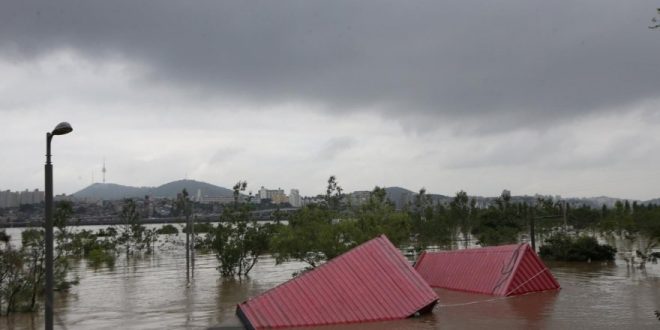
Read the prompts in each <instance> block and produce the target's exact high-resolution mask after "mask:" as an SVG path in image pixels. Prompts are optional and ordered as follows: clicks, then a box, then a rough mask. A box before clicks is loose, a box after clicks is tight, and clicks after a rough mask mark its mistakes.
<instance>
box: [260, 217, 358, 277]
mask: <svg viewBox="0 0 660 330" xmlns="http://www.w3.org/2000/svg"><path fill="white" fill-rule="evenodd" d="M336 215H337V213H336V212H334V211H332V210H330V209H329V208H328V207H324V206H318V205H309V206H305V207H303V208H302V209H301V210H299V211H298V212H296V213H294V214H293V215H292V216H291V218H290V219H289V225H288V226H284V227H282V228H280V230H279V231H278V232H277V234H276V235H274V237H273V238H272V242H271V246H272V248H273V251H274V252H275V256H276V261H277V263H282V262H284V261H289V260H292V259H293V260H299V261H303V262H306V263H307V264H308V265H309V266H310V267H311V268H314V267H317V266H319V265H320V264H321V263H323V262H324V261H325V260H328V259H332V258H334V257H336V256H338V255H340V254H342V253H344V252H346V251H347V250H349V249H350V248H351V247H353V246H355V244H356V242H355V241H354V240H353V238H352V237H353V236H354V235H355V230H356V229H355V225H354V222H353V221H345V220H339V219H337V218H335V216H336Z"/></svg>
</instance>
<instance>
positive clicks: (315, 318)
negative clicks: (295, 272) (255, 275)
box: [236, 235, 438, 329]
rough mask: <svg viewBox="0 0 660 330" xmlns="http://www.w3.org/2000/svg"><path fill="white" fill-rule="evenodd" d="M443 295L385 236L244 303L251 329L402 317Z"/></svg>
mask: <svg viewBox="0 0 660 330" xmlns="http://www.w3.org/2000/svg"><path fill="white" fill-rule="evenodd" d="M437 300H438V296H437V295H436V293H435V292H434V291H433V289H431V287H430V286H429V285H428V284H427V283H426V281H424V279H422V277H421V276H419V274H418V273H417V272H416V271H415V270H414V269H413V268H412V267H411V266H410V264H409V263H408V261H407V260H406V259H405V258H404V256H403V255H402V254H401V252H400V251H399V250H398V249H397V248H396V247H395V246H394V245H392V243H391V242H390V241H389V240H388V239H387V237H385V235H382V236H379V237H377V238H374V239H372V240H371V241H368V242H366V243H364V244H362V245H360V246H358V247H356V248H354V249H352V250H350V251H348V252H346V253H344V254H342V255H341V256H338V257H336V258H334V259H332V260H330V261H328V262H327V263H325V264H324V265H322V266H320V267H317V268H316V269H314V270H311V271H309V272H306V273H304V274H302V275H300V276H298V277H296V278H293V279H291V280H289V281H287V282H285V283H283V284H281V285H279V286H277V287H275V288H273V289H271V290H268V291H266V292H264V293H263V294H261V295H259V296H257V297H254V298H252V299H249V300H247V301H245V302H243V303H240V304H239V305H238V306H237V308H236V314H237V315H238V316H239V318H240V319H241V321H243V323H244V324H245V326H246V327H247V328H249V329H264V328H281V327H296V326H314V325H324V324H338V323H356V322H368V321H382V320H394V319H403V318H406V317H409V316H412V315H414V314H415V313H417V312H419V311H421V310H430V307H432V306H433V305H435V303H436V302H437Z"/></svg>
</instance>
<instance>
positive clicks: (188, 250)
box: [183, 194, 190, 285]
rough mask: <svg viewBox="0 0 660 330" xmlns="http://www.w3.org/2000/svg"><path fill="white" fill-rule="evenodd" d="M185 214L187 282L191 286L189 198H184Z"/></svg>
mask: <svg viewBox="0 0 660 330" xmlns="http://www.w3.org/2000/svg"><path fill="white" fill-rule="evenodd" d="M183 198H184V202H183V203H184V204H183V205H184V207H183V212H185V213H186V281H187V283H188V285H190V214H189V212H188V196H187V194H186V195H185V196H183Z"/></svg>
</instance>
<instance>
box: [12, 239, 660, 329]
mask: <svg viewBox="0 0 660 330" xmlns="http://www.w3.org/2000/svg"><path fill="white" fill-rule="evenodd" d="M10 234H13V233H10ZM181 250H182V249H181V248H180V247H179V248H176V249H165V250H160V251H159V252H157V253H156V254H154V255H149V256H146V257H144V258H140V259H131V260H128V261H127V260H126V259H124V258H118V259H117V262H116V264H115V266H114V267H113V268H108V267H100V268H96V269H95V268H92V267H91V266H89V265H87V263H86V262H85V261H84V260H81V261H79V262H76V263H75V265H74V267H73V269H74V274H75V275H77V276H79V277H80V283H79V285H77V286H74V287H73V288H72V289H71V290H70V291H69V292H68V293H66V294H56V305H55V315H56V318H55V326H56V328H60V329H179V328H190V329H206V328H209V327H240V322H239V321H238V319H237V318H236V317H235V316H234V312H235V306H236V304H237V303H238V302H241V301H243V300H245V299H247V298H248V297H251V296H254V295H257V294H259V293H261V292H263V291H265V290H267V289H269V288H272V287H274V286H276V285H278V284H280V283H282V282H284V281H286V280H288V279H289V278H291V274H292V273H293V272H294V271H297V270H300V269H301V268H303V267H304V264H302V263H297V262H291V263H286V264H282V265H275V260H274V259H273V258H270V257H265V258H263V259H261V260H260V261H259V263H258V264H257V265H256V266H255V268H254V269H253V270H252V273H251V276H250V277H249V278H246V279H242V280H239V279H233V280H222V279H221V278H220V277H219V275H218V274H219V273H218V271H217V270H216V266H217V261H216V259H215V256H214V255H212V254H206V255H198V256H197V263H196V269H195V273H194V275H195V276H194V280H193V281H192V284H191V286H190V287H187V285H186V274H185V265H186V260H185V254H184V253H183V251H181ZM549 267H550V268H551V270H552V272H553V273H554V275H555V276H556V277H557V279H558V281H559V283H560V284H561V286H562V289H561V290H559V291H554V292H543V293H535V294H528V295H524V296H517V297H510V298H498V297H491V296H486V295H479V294H470V293H464V292H455V291H449V290H442V289H437V290H436V291H437V293H438V295H439V297H440V302H439V304H438V306H436V307H435V309H434V310H433V312H432V313H430V314H427V315H423V316H422V317H419V318H413V319H407V320H402V321H395V322H387V323H369V324H359V325H351V326H346V325H343V326H341V327H335V326H332V327H324V329H384V328H386V329H468V328H469V329H660V321H659V320H658V319H656V318H655V316H654V311H655V310H660V265H658V264H649V265H647V267H646V270H639V269H634V268H630V267H627V266H626V264H625V262H623V261H617V262H616V264H614V265H601V264H598V263H590V264H586V263H584V264H575V263H552V264H549ZM3 328H4V329H42V328H43V318H42V313H38V314H17V315H14V316H11V317H5V316H3V317H0V329H3Z"/></svg>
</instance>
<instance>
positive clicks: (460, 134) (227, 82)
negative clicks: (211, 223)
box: [0, 0, 660, 199]
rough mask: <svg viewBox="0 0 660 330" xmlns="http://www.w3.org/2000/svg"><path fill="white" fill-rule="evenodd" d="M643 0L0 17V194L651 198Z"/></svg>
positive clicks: (148, 6)
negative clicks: (277, 192) (48, 164)
mask: <svg viewBox="0 0 660 330" xmlns="http://www.w3.org/2000/svg"><path fill="white" fill-rule="evenodd" d="M658 6H660V3H659V2H658V1H657V0H656V1H633V2H629V1H604V0H594V1H533V0H531V1H530V0H520V1H512V0H506V1H497V2H494V1H366V0H361V1H233V2H229V1H211V0H209V1H164V0H160V1H134V0H131V1H57V2H53V1H3V2H0V73H1V74H0V116H1V117H0V118H1V120H2V124H3V128H2V130H1V131H0V150H2V157H0V169H1V173H2V174H1V175H0V189H2V190H4V189H11V190H19V189H20V190H22V189H25V188H29V189H34V188H40V189H43V187H42V186H43V161H44V159H43V158H44V157H43V154H44V150H43V149H44V135H45V134H44V133H45V132H46V131H48V130H50V129H52V127H53V126H54V125H55V124H57V123H58V122H59V121H62V120H67V121H70V122H71V123H72V125H73V126H74V133H73V134H71V135H68V136H64V137H57V138H56V140H55V142H54V155H55V156H54V162H55V164H56V167H55V169H56V176H55V182H56V189H55V191H56V193H62V192H64V193H73V192H75V191H77V190H79V189H82V188H84V187H85V186H87V185H89V184H90V183H91V182H92V176H94V179H95V181H100V177H101V171H100V170H101V163H102V161H103V158H104V157H105V158H106V162H107V168H108V173H107V177H108V181H109V182H113V183H119V184H126V185H146V186H154V185H159V184H162V183H165V182H168V181H172V180H176V179H181V178H183V177H186V176H187V177H188V178H191V179H197V180H203V181H207V182H210V183H214V184H217V185H221V186H225V187H230V186H231V185H232V184H233V183H234V182H236V181H238V180H247V181H248V183H249V188H251V189H252V190H257V189H258V187H259V186H261V185H264V186H267V187H270V188H277V187H281V188H283V189H287V190H288V189H290V188H299V189H300V190H301V192H302V193H303V194H305V195H311V194H316V193H320V192H322V191H323V190H324V187H325V180H327V178H328V176H330V175H332V174H334V175H336V176H337V177H338V179H339V183H340V185H342V186H343V187H344V188H345V189H346V190H349V191H350V190H366V189H371V188H373V186H375V185H381V186H383V185H384V186H394V185H398V186H403V187H406V188H409V189H412V190H417V189H419V188H421V187H426V188H427V190H428V191H430V192H433V193H441V194H453V193H455V192H456V191H458V190H461V189H463V190H466V191H467V192H468V193H470V194H478V195H497V194H499V193H500V192H501V190H502V189H510V190H511V191H512V192H513V193H514V194H534V193H543V194H553V195H554V194H561V195H563V196H596V195H609V196H615V197H624V198H637V199H650V198H655V197H660V190H659V189H658V187H660V170H659V169H658V166H657V164H658V163H660V152H657V150H660V31H652V30H649V29H648V28H647V26H648V25H649V24H650V20H651V18H652V17H653V16H654V15H655V11H656V10H655V8H656V7H658Z"/></svg>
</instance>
